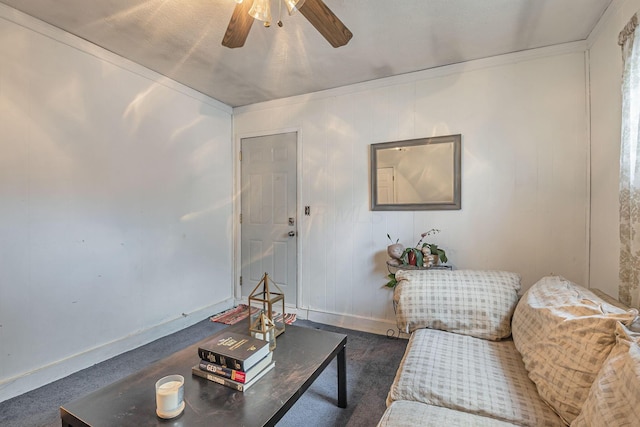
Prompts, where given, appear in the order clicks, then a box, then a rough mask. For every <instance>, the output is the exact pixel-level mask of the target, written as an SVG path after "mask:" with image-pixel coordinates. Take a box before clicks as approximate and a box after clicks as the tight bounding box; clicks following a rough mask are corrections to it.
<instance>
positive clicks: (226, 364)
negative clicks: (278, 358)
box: [191, 331, 275, 391]
mask: <svg viewBox="0 0 640 427" xmlns="http://www.w3.org/2000/svg"><path fill="white" fill-rule="evenodd" d="M198 356H199V357H200V363H198V364H197V365H196V366H194V367H193V368H192V369H191V372H192V373H193V375H197V376H199V377H202V378H206V379H208V380H209V381H213V382H216V383H218V384H222V385H224V386H227V387H231V388H233V389H235V390H238V391H245V390H247V389H248V388H249V387H251V386H252V385H253V384H255V383H256V382H257V381H258V380H259V379H260V378H262V376H263V375H264V374H266V373H267V372H269V371H270V370H271V369H273V367H274V366H275V361H274V360H273V352H272V351H271V350H269V343H268V342H267V341H262V340H259V339H257V338H253V337H250V336H248V335H242V334H238V333H234V332H225V331H222V332H221V333H219V334H218V335H216V336H214V337H213V338H212V339H211V340H210V341H209V342H207V343H206V344H204V345H202V346H200V347H198Z"/></svg>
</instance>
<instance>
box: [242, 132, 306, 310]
mask: <svg viewBox="0 0 640 427" xmlns="http://www.w3.org/2000/svg"><path fill="white" fill-rule="evenodd" d="M297 139H298V138H297V133H296V132H292V133H285V134H278V135H268V136H260V137H255V138H243V139H242V140H241V150H242V161H241V185H242V191H241V200H240V204H241V213H242V219H241V221H242V223H241V226H240V227H241V235H242V237H241V242H240V245H241V249H240V252H241V272H240V274H241V276H242V277H241V283H242V296H243V297H247V296H248V295H249V294H250V293H251V291H252V290H253V289H254V288H255V286H256V285H257V284H258V282H259V281H260V279H262V276H263V275H264V273H268V274H269V278H270V279H271V280H272V281H273V282H275V283H276V284H277V285H278V286H279V287H280V289H282V291H283V292H284V295H285V297H284V300H285V304H287V305H294V306H295V305H296V301H297V289H296V287H297V283H296V271H297V249H296V248H297V234H298V233H297V230H298V224H297V222H298V219H297V217H296V212H297V200H296V142H297ZM271 291H274V289H271ZM275 291H277V289H275Z"/></svg>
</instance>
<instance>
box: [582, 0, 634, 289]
mask: <svg viewBox="0 0 640 427" xmlns="http://www.w3.org/2000/svg"><path fill="white" fill-rule="evenodd" d="M638 10H640V0H626V1H618V0H614V1H613V3H612V4H611V6H610V7H609V9H608V10H607V13H606V14H605V16H604V17H603V18H602V19H601V20H600V22H599V23H598V26H597V27H596V29H595V30H594V31H593V33H592V35H591V36H590V37H589V40H588V42H589V46H590V47H589V63H590V67H589V74H590V89H591V257H590V266H591V267H590V268H591V279H590V283H591V286H592V287H595V288H599V289H602V290H603V291H605V292H607V293H608V294H609V295H612V296H615V297H617V296H618V284H619V278H618V271H619V267H620V262H619V256H620V237H619V236H620V234H619V225H620V216H619V210H618V206H619V203H618V189H619V175H620V127H621V114H622V113H621V106H622V98H621V93H620V84H621V81H622V54H621V51H620V46H618V34H619V33H620V31H621V30H622V28H624V26H625V25H626V24H627V22H628V21H629V19H630V18H631V16H632V15H633V14H634V13H636V12H637V11H638Z"/></svg>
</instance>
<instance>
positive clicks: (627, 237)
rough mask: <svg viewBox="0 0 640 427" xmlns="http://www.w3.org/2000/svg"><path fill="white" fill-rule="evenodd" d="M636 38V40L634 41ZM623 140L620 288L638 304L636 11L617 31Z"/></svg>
mask: <svg viewBox="0 0 640 427" xmlns="http://www.w3.org/2000/svg"><path fill="white" fill-rule="evenodd" d="M634 40H635V42H634ZM618 42H619V44H620V46H621V47H622V58H623V61H624V71H623V78H622V139H621V146H620V289H619V298H620V300H621V301H622V302H624V303H625V304H629V305H631V306H634V307H638V306H640V286H639V284H640V132H639V125H640V27H639V26H638V13H636V14H635V15H634V16H633V17H632V18H631V20H630V21H629V23H628V24H627V25H626V26H625V28H624V29H623V30H622V31H621V32H620V35H619V39H618Z"/></svg>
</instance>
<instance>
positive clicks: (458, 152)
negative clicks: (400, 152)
mask: <svg viewBox="0 0 640 427" xmlns="http://www.w3.org/2000/svg"><path fill="white" fill-rule="evenodd" d="M446 143H449V144H451V143H452V144H453V159H452V160H453V176H451V177H447V179H450V180H451V181H452V184H453V201H452V202H434V203H431V202H425V203H395V204H381V203H378V182H377V181H378V180H377V175H378V174H377V169H378V167H377V166H378V152H379V151H380V150H385V149H389V148H399V147H413V146H419V145H431V144H446ZM461 146H462V135H461V134H456V135H446V136H436V137H430V138H418V139H408V140H404V141H393V142H382V143H378V144H371V151H370V172H369V173H370V175H371V176H370V183H371V184H370V186H369V187H370V190H371V194H370V196H371V210H372V211H428V210H459V209H461V181H462V180H461V158H462V149H461V148H462V147H461Z"/></svg>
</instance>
